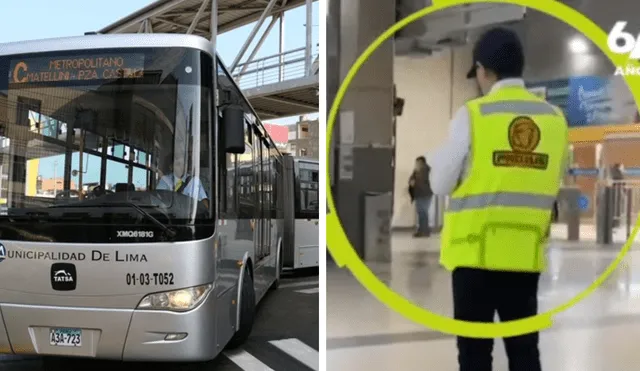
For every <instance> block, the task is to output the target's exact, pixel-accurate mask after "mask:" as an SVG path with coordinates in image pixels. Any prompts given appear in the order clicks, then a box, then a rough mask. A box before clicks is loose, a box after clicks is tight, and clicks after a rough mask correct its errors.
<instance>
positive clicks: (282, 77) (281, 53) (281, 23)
mask: <svg viewBox="0 0 640 371" xmlns="http://www.w3.org/2000/svg"><path fill="white" fill-rule="evenodd" d="M279 53H280V79H278V82H282V81H284V13H282V14H281V15H280V49H279Z"/></svg>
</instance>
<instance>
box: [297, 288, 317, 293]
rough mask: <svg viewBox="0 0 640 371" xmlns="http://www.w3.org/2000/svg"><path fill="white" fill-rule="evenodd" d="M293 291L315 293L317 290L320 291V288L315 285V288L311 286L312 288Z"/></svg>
mask: <svg viewBox="0 0 640 371" xmlns="http://www.w3.org/2000/svg"><path fill="white" fill-rule="evenodd" d="M295 292H299V293H301V294H317V293H318V292H320V288H319V287H316V288H313V289H306V290H296V291H295Z"/></svg>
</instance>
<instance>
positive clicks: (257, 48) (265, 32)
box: [238, 15, 281, 81]
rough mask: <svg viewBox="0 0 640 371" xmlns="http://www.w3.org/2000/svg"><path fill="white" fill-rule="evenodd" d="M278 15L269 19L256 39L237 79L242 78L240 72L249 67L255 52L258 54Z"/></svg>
mask: <svg viewBox="0 0 640 371" xmlns="http://www.w3.org/2000/svg"><path fill="white" fill-rule="evenodd" d="M280 17H281V16H280V15H275V16H273V19H271V23H269V26H267V29H266V30H265V31H264V33H263V34H262V36H260V40H258V43H257V44H256V46H255V48H253V51H252V52H251V54H249V58H247V61H246V62H244V63H243V66H242V69H241V70H240V73H239V74H238V81H240V79H241V78H242V74H243V73H244V71H246V70H247V68H248V67H249V63H251V61H253V58H255V56H256V54H258V51H260V48H261V47H262V44H264V42H265V40H266V39H267V37H269V34H270V33H271V30H272V29H273V26H275V25H276V23H278V20H279V18H280Z"/></svg>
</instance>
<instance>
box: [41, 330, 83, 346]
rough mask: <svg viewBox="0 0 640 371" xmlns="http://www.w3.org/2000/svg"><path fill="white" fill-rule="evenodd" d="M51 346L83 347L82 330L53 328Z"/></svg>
mask: <svg viewBox="0 0 640 371" xmlns="http://www.w3.org/2000/svg"><path fill="white" fill-rule="evenodd" d="M49 344H50V345H52V346H56V347H79V346H82V330H80V329H79V328H52V329H51V331H50V333H49Z"/></svg>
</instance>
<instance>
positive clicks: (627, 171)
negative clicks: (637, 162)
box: [623, 167, 640, 176]
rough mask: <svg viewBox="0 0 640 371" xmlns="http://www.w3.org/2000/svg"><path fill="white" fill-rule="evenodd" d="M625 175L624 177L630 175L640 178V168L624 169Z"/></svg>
mask: <svg viewBox="0 0 640 371" xmlns="http://www.w3.org/2000/svg"><path fill="white" fill-rule="evenodd" d="M623 174H624V175H629V176H640V168H637V167H627V168H625V169H624V172H623Z"/></svg>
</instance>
